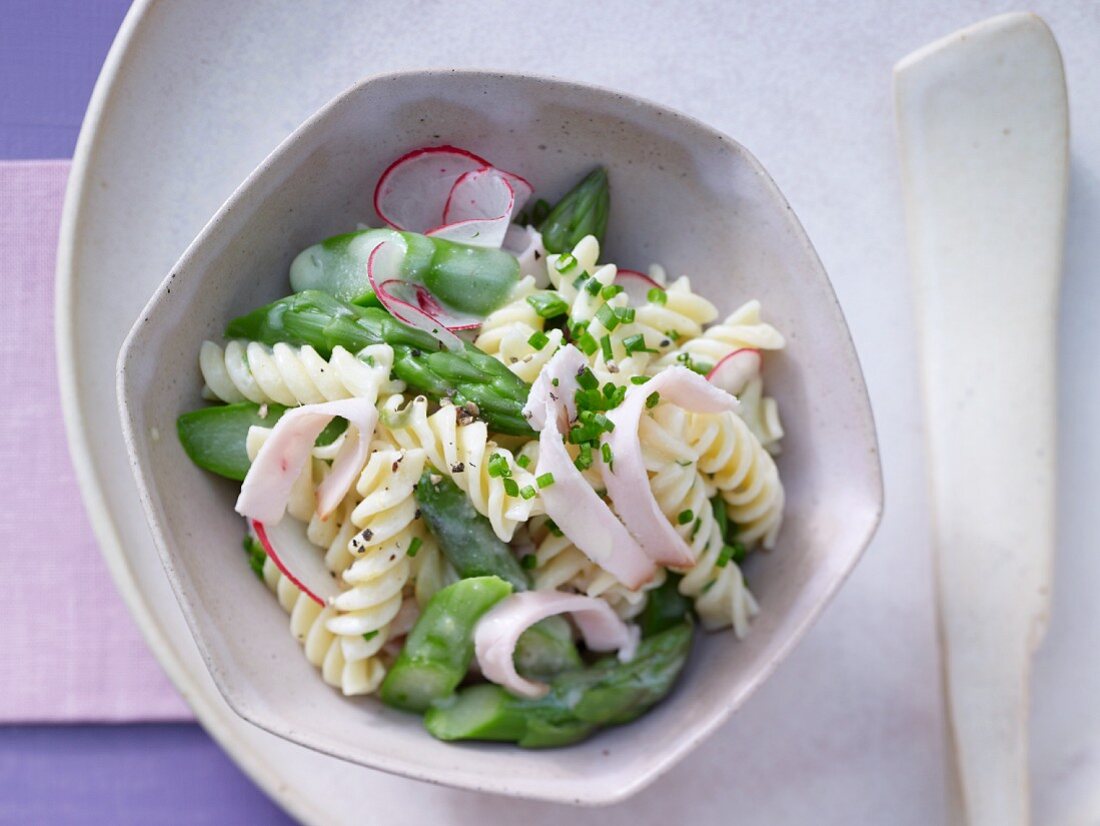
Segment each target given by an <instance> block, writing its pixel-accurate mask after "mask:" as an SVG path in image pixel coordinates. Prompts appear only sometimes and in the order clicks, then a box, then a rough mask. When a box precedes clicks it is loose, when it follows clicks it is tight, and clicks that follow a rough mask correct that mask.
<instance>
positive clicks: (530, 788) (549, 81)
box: [115, 68, 885, 806]
mask: <svg viewBox="0 0 1100 826" xmlns="http://www.w3.org/2000/svg"><path fill="white" fill-rule="evenodd" d="M438 78H467V79H470V80H472V81H476V80H478V79H496V80H505V81H510V82H534V83H537V84H544V85H549V86H554V87H558V88H559V89H563V90H566V91H569V92H572V91H581V92H586V93H592V92H595V93H597V94H598V95H600V96H602V97H612V98H617V99H618V100H621V101H625V102H629V103H633V104H635V105H637V106H639V107H642V108H645V109H648V110H650V111H657V112H660V113H661V114H663V115H668V116H670V117H671V118H673V119H675V120H680V121H683V122H684V123H685V124H686V125H687V126H688V127H690V128H691V129H692V130H695V131H698V132H700V133H701V134H703V135H705V136H707V137H708V138H710V139H712V140H715V141H717V142H718V143H720V144H725V145H726V146H727V147H729V148H730V149H731V150H732V151H733V152H735V153H736V154H738V155H739V156H740V158H741V159H742V160H743V161H744V162H745V163H746V164H747V167H748V168H749V170H751V172H752V174H753V175H754V176H755V177H756V178H757V179H758V180H759V182H760V183H761V184H763V186H764V188H765V190H766V192H767V194H768V195H769V197H770V198H772V199H773V200H774V202H775V203H776V204H777V205H779V206H780V207H782V210H783V214H784V216H785V220H786V221H787V223H788V226H789V227H790V228H791V229H792V230H793V231H794V239H795V240H797V242H798V244H799V246H800V251H801V252H802V253H803V254H804V255H805V256H807V260H810V261H812V263H813V265H814V267H815V268H816V271H817V273H816V274H817V275H818V276H820V278H821V281H822V286H824V288H825V290H826V296H827V298H828V306H829V309H830V310H831V311H832V312H833V313H834V314H835V316H836V318H837V319H838V320H839V322H840V324H839V331H840V332H842V333H843V339H844V340H843V344H844V349H845V355H844V358H845V360H850V365H849V367H850V369H851V370H852V371H853V375H854V376H855V377H856V378H857V379H858V381H857V383H856V384H857V386H856V388H855V395H856V397H857V402H858V411H859V415H860V418H861V421H859V423H858V424H859V428H858V429H859V430H860V431H861V432H863V433H865V434H867V436H868V437H869V444H868V445H867V446H868V447H869V448H870V450H871V452H872V453H873V457H874V459H873V461H872V462H871V464H870V466H869V471H870V476H869V478H868V479H866V480H865V482H866V483H867V492H868V495H869V500H868V504H871V505H872V507H871V508H870V509H869V514H868V516H869V518H867V519H866V524H865V527H864V530H863V532H862V534H861V535H860V536H859V537H858V541H856V542H854V545H856V546H857V547H854V549H853V551H852V552H851V554H850V558H849V560H848V561H847V562H846V563H845V564H844V565H843V567H842V568H839V569H838V572H837V574H836V575H835V579H834V580H833V581H832V582H831V583H830V584H829V586H828V587H827V588H826V589H825V590H824V591H823V592H822V594H821V596H820V598H819V599H818V600H817V601H816V602H815V604H813V605H812V606H811V607H810V608H809V609H807V611H806V612H805V614H804V616H803V618H802V619H801V621H800V622H799V623H798V624H797V625H796V626H795V627H794V628H793V629H792V630H791V631H790V633H788V634H786V635H785V636H784V637H783V638H781V639H780V640H779V641H778V643H777V646H776V649H775V651H774V652H773V653H772V655H771V656H770V657H769V659H768V660H767V661H766V662H765V663H764V664H763V666H761V667H760V668H759V669H757V670H756V671H755V672H754V673H753V675H752V676H751V678H749V679H748V680H747V682H746V685H745V686H744V688H743V690H741V691H740V692H738V693H737V694H736V695H730V697H729V698H728V700H727V701H726V702H725V703H723V704H722V705H721V706H718V707H715V708H714V709H713V711H712V713H711V714H709V715H708V716H707V718H706V719H705V720H703V721H701V722H700V723H699V724H698V725H696V726H694V727H693V728H692V730H691V731H690V733H689V735H688V736H687V737H685V738H683V739H682V740H681V741H679V742H677V743H675V744H673V745H671V746H666V747H664V748H663V749H662V750H660V751H659V752H657V753H655V754H654V755H653V757H652V759H651V760H650V762H649V763H647V765H646V766H644V767H643V768H641V769H640V770H639V771H637V772H636V773H635V774H633V775H632V776H631V777H630V778H629V779H628V780H627V781H626V782H624V783H622V784H621V785H617V786H615V787H614V788H612V789H609V790H607V791H606V792H605V793H600V792H599V791H598V790H597V789H596V788H595V787H593V786H592V785H591V784H589V785H587V786H585V787H584V788H585V789H586V794H585V795H583V796H581V795H579V794H577V793H576V792H579V789H580V787H579V786H577V785H576V784H575V783H565V782H562V781H552V782H547V781H545V780H544V781H537V782H536V781H530V780H528V781H521V782H520V783H515V782H512V781H510V779H509V778H497V780H498V782H497V783H496V784H494V785H484V784H481V783H479V782H477V781H476V780H474V781H472V782H467V780H466V778H465V777H462V778H458V779H454V780H446V779H443V778H441V777H440V776H439V775H438V772H437V771H436V770H428V771H425V770H422V769H421V768H420V766H419V764H417V763H415V762H410V761H407V760H405V759H400V758H390V757H389V756H388V755H387V754H386V753H384V752H374V753H372V755H371V761H370V762H369V763H368V762H364V761H363V760H361V759H357V758H355V757H352V756H349V755H347V754H345V753H342V752H340V751H339V750H337V749H335V748H334V747H333V746H331V745H326V739H325V738H324V737H320V736H311V735H310V733H309V732H302V731H300V730H298V729H296V728H294V727H293V726H291V725H287V724H280V721H279V719H272V717H271V716H267V715H265V714H264V713H262V712H257V711H256V710H255V709H253V708H252V707H251V705H250V704H249V703H248V702H247V701H245V700H244V699H243V697H242V695H241V694H239V693H238V689H237V687H236V686H235V685H234V683H233V681H232V680H231V679H228V677H227V675H226V674H225V673H224V672H223V671H222V670H221V669H220V668H219V667H218V665H217V663H216V660H215V658H214V656H213V655H212V653H211V651H210V649H209V646H208V645H207V642H206V639H205V637H204V635H203V633H202V631H201V630H200V629H199V626H198V622H197V619H196V616H195V612H194V610H193V607H192V606H191V604H190V602H189V600H188V599H186V598H185V597H184V596H183V591H184V588H183V587H181V579H180V577H179V575H178V573H177V571H176V568H175V565H174V564H173V561H172V559H173V555H172V552H171V550H170V548H169V547H168V542H167V541H166V537H167V532H166V531H165V529H164V527H163V526H162V524H161V520H160V514H159V506H158V500H157V497H156V496H155V494H154V491H153V490H152V489H151V488H150V486H148V485H147V484H146V474H145V472H144V470H143V468H142V459H141V453H142V452H141V448H140V439H139V437H138V433H137V422H136V421H135V417H134V414H133V411H132V410H131V405H130V401H129V400H130V398H131V395H134V396H136V395H137V394H138V390H137V388H136V387H132V386H131V381H130V371H129V366H130V364H131V362H133V361H134V359H135V357H136V356H137V354H138V353H139V352H140V351H141V349H142V348H141V347H140V344H141V343H142V338H143V336H144V335H146V332H145V331H146V330H147V329H148V328H149V325H148V321H149V318H150V315H151V314H152V313H154V312H155V310H156V308H157V306H158V305H159V304H160V303H161V302H162V301H163V300H164V298H165V296H166V295H168V293H169V291H170V287H171V284H172V280H173V279H174V278H175V276H176V274H177V273H178V272H181V271H185V270H187V269H190V268H193V266H194V262H195V260H196V259H198V258H200V257H201V255H202V252H203V250H204V249H205V248H206V247H207V246H208V244H209V242H210V240H211V237H212V236H216V233H217V232H218V231H219V229H220V227H221V225H222V224H223V223H224V222H225V219H226V218H227V216H228V215H229V214H230V213H231V212H234V211H235V210H236V208H237V207H238V206H239V205H240V204H241V202H242V201H244V200H246V198H247V197H248V196H249V191H250V190H251V189H252V188H253V185H254V184H255V182H256V181H258V180H260V179H263V178H265V177H266V176H267V175H268V174H269V172H270V171H271V170H272V169H274V168H277V166H278V165H279V164H280V163H281V162H282V161H283V160H284V157H285V156H286V155H287V154H289V153H290V152H291V151H292V149H293V148H294V146H295V145H296V144H297V143H298V142H299V141H300V140H301V139H302V137H303V136H304V135H306V134H307V133H308V132H310V131H312V130H313V129H314V128H315V127H317V126H318V124H321V123H322V122H323V121H324V120H326V119H327V118H329V117H331V116H332V115H333V113H334V112H335V111H336V110H338V109H339V108H341V107H342V106H343V105H344V104H345V103H346V102H347V101H348V100H350V99H351V98H353V97H355V96H356V95H358V94H359V93H361V92H362V90H364V89H365V88H367V87H369V86H376V85H381V84H385V83H391V82H403V81H409V80H423V81H427V82H431V81H432V80H433V79H438ZM115 378H116V395H117V399H118V407H119V417H120V420H121V424H122V433H123V439H124V442H125V445H126V451H127V455H128V458H129V463H130V468H131V472H132V473H133V474H134V477H135V481H136V483H137V488H138V493H139V497H140V499H141V504H142V509H143V511H144V513H145V517H146V521H147V522H148V524H149V528H150V531H151V533H152V536H153V540H154V544H155V546H156V548H157V552H158V555H159V557H160V560H161V564H162V565H163V567H164V569H165V572H166V574H167V577H168V580H169V583H170V585H171V588H172V593H173V595H174V596H175V598H176V601H177V602H178V604H179V606H180V608H181V610H182V612H183V615H184V617H185V619H186V621H187V627H188V631H189V632H190V633H191V636H192V638H193V639H194V641H195V643H196V645H197V647H198V650H199V653H200V655H201V657H202V660H203V663H204V665H205V666H206V668H207V671H208V672H209V673H210V675H211V677H212V679H213V682H214V684H215V686H216V687H217V689H218V692H219V693H220V694H221V695H222V697H223V698H224V699H225V701H226V703H227V704H228V705H229V707H230V708H231V709H232V710H233V711H234V712H235V713H236V714H237V715H238V716H240V717H241V718H242V719H244V720H247V721H248V722H250V723H252V724H253V725H255V726H257V727H259V728H261V729H263V730H265V731H268V732H270V733H271V734H274V735H276V736H278V737H282V738H283V739H286V740H289V741H291V742H294V743H297V744H299V745H302V746H304V747H306V748H309V749H312V750H314V751H317V752H320V753H322V754H326V755H330V756H332V757H335V758H338V759H341V760H345V761H348V762H351V763H355V764H357V765H363V766H367V767H369V768H373V769H377V770H380V771H384V772H388V773H391V774H396V775H400V776H403V777H409V778H412V779H415V780H420V781H424V782H428V783H433V784H436V785H442V786H449V787H454V788H463V789H467V790H470V791H477V792H486V793H492V794H500V795H507V796H511V797H521V798H526V799H532V800H542V801H547V802H555V803H572V804H577V805H589V806H602V805H610V804H614V803H618V802H621V801H623V800H625V799H627V798H629V797H632V796H633V795H635V794H637V793H638V792H640V791H641V790H642V789H644V788H646V787H647V786H649V785H650V784H651V783H653V782H654V781H655V780H657V779H658V778H659V777H661V776H662V775H664V774H665V773H666V772H668V771H669V770H670V769H671V768H672V767H673V766H675V765H676V764H677V763H679V762H680V760H681V759H683V758H684V757H685V756H686V755H687V754H689V753H690V752H691V751H693V750H694V749H695V748H697V747H698V746H699V744H700V743H701V742H702V741H703V740H705V739H706V738H708V737H710V736H711V735H712V734H713V733H714V732H715V731H716V730H717V729H718V728H719V727H720V726H721V725H723V724H724V723H725V722H726V721H727V720H729V718H730V717H731V716H732V715H733V714H734V712H736V711H737V710H738V709H739V708H740V707H741V706H742V705H743V704H744V702H745V701H746V700H747V699H748V698H749V697H750V696H751V695H752V694H753V693H754V692H755V691H756V690H757V689H758V688H759V687H760V686H761V685H762V684H763V683H764V682H766V681H767V679H768V678H769V677H770V676H771V675H772V674H773V673H774V672H775V670H776V669H777V668H778V667H779V666H780V664H781V663H782V662H783V661H784V660H785V659H786V658H787V656H788V655H789V654H790V652H791V651H792V650H793V649H794V648H795V646H797V645H798V643H800V642H801V641H802V639H803V638H804V637H805V635H806V633H807V631H808V630H809V629H810V627H812V626H813V624H814V623H816V622H817V620H818V618H819V617H820V615H821V612H822V611H823V610H824V609H825V607H826V606H827V605H828V604H829V603H830V602H831V601H832V600H833V598H834V597H835V596H836V593H837V591H838V590H839V589H840V588H841V586H842V585H843V584H844V582H845V581H846V580H847V579H848V577H849V576H850V575H851V572H852V570H853V569H854V568H855V566H856V565H857V564H858V562H859V561H860V559H861V558H862V556H863V554H864V552H865V551H866V549H867V546H868V545H869V544H870V542H871V540H872V538H873V537H874V535H875V532H876V531H877V530H878V527H879V524H880V523H881V520H882V515H883V510H884V495H885V494H884V486H883V473H882V459H881V451H880V448H879V444H878V435H877V429H876V428H875V423H874V414H873V411H872V408H871V403H870V397H869V394H868V391H867V384H866V379H865V377H864V375H863V369H862V366H861V364H860V361H859V355H858V352H857V351H856V348H855V344H854V342H853V340H852V336H851V330H850V328H849V327H848V324H847V321H846V319H845V317H844V314H843V310H842V308H841V307H840V303H839V301H838V299H837V297H836V292H835V290H834V289H833V285H832V282H831V280H830V279H829V277H828V273H827V272H826V270H825V267H824V265H823V264H822V262H821V259H820V257H819V256H818V254H817V251H816V249H815V248H814V246H813V243H812V241H811V240H810V238H809V236H808V234H807V233H806V231H805V228H804V227H803V226H802V223H801V222H800V221H799V219H798V217H797V216H796V215H795V213H794V211H793V210H792V209H791V207H790V204H789V203H788V201H787V199H786V197H785V196H784V195H783V193H782V192H781V191H780V190H779V188H778V186H777V185H776V183H775V181H774V180H773V179H772V177H771V175H770V174H769V173H768V171H767V170H766V169H765V168H764V166H763V165H762V164H761V163H760V161H759V160H758V159H757V158H756V156H755V155H753V154H752V152H751V151H749V150H748V149H747V148H746V147H744V146H743V145H742V144H741V143H739V142H738V141H736V140H735V139H733V138H731V137H729V136H728V135H726V134H725V133H723V132H721V131H719V130H717V129H715V128H714V127H712V126H710V125H708V124H706V123H704V122H703V121H701V120H699V119H698V118H695V117H693V116H691V115H688V114H685V113H683V112H680V111H679V110H677V109H675V108H673V107H669V106H666V105H664V104H661V103H656V102H654V101H651V100H648V99H646V98H643V97H640V96H637V95H633V94H629V93H626V92H621V91H618V90H615V89H612V88H609V87H606V86H601V85H599V84H592V83H587V82H579V81H574V80H568V79H564V78H559V77H555V76H552V75H542V74H536V73H527V72H515V71H505V70H494V69H476V68H450V69H438V68H436V69H405V70H400V71H394V72H381V73H376V74H372V75H368V76H366V77H364V78H362V79H360V80H358V81H356V82H355V83H353V84H351V85H350V86H348V87H347V88H345V89H344V90H343V91H341V92H339V93H338V94H337V95H335V96H334V97H332V98H331V99H330V100H329V101H327V102H326V103H325V104H323V105H322V106H321V107H320V108H318V109H317V111H315V112H314V113H313V114H312V115H310V116H309V117H308V118H306V119H305V120H304V121H302V123H301V124H299V125H298V126H297V127H296V128H295V129H294V130H293V131H292V132H291V133H290V134H289V135H287V136H286V137H285V138H284V139H283V140H282V141H280V142H279V144H278V145H277V146H276V147H275V148H274V149H273V150H272V151H271V152H270V153H268V155H267V156H266V157H265V158H264V159H263V160H262V161H261V162H260V163H259V164H258V165H257V166H256V167H255V168H254V169H253V170H252V171H251V172H250V173H249V174H248V175H247V177H245V179H244V180H243V181H241V183H240V184H238V185H237V186H236V187H235V188H234V190H233V192H232V193H231V194H230V195H229V197H228V198H227V199H226V200H225V202H224V203H222V205H221V206H220V207H219V208H218V209H217V211H216V212H215V213H214V215H213V216H212V217H211V218H210V219H209V220H208V221H207V222H206V223H205V224H204V225H203V227H202V229H201V230H200V231H199V233H198V234H197V235H196V236H195V238H194V239H193V240H192V241H191V242H190V243H189V244H188V246H187V248H186V249H185V250H184V252H183V254H182V255H181V256H180V258H179V259H178V260H177V261H176V262H175V264H173V265H172V267H171V268H170V269H169V271H168V273H167V274H166V275H165V276H164V278H163V279H162V280H161V281H160V283H159V284H158V286H157V288H156V290H155V291H154V292H153V294H152V296H151V297H150V298H149V300H148V301H147V302H146V303H145V305H144V306H143V308H142V310H141V312H140V313H139V315H138V317H137V319H136V321H135V322H134V324H133V326H132V327H131V329H130V331H129V332H128V333H127V335H126V338H125V340H124V341H123V344H122V346H121V348H120V350H119V356H118V360H117V363H116V376H115ZM274 717H275V718H278V715H274ZM559 787H565V788H566V789H568V792H567V793H562V792H560V791H557V790H558V788H559Z"/></svg>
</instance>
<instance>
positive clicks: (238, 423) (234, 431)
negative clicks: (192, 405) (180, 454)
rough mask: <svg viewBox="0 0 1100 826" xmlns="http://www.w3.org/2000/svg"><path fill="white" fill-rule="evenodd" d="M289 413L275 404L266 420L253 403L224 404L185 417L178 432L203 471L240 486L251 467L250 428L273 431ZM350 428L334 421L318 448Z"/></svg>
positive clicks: (345, 422)
mask: <svg viewBox="0 0 1100 826" xmlns="http://www.w3.org/2000/svg"><path fill="white" fill-rule="evenodd" d="M285 412H286V408H285V407H283V406H282V405H281V404H274V403H273V404H269V405H267V410H266V412H265V414H264V415H262V416H261V415H260V406H259V405H258V404H252V402H240V403H239V404H220V405H216V406H214V407H203V408H200V409H199V410H192V411H191V412H190V413H184V414H183V415H182V416H180V417H179V418H178V419H177V420H176V430H177V432H178V433H179V438H180V444H182V445H183V450H184V452H185V453H186V454H187V455H188V457H190V459H191V461H192V462H194V463H195V464H196V465H198V466H199V467H201V468H202V469H203V470H209V471H210V472H211V473H216V474H218V475H219V476H224V477H226V478H227V479H236V480H237V481H238V482H239V481H241V480H243V479H244V476H245V474H246V473H248V468H249V466H250V465H251V462H249V460H248V452H247V450H246V449H245V440H246V439H247V437H248V428H250V427H252V425H259V426H261V427H273V426H274V425H275V422H277V421H279V419H280V417H281V416H282V415H283V413H285ZM347 424H348V423H347V421H346V420H344V419H334V420H333V421H332V422H330V423H329V424H328V426H327V427H326V428H325V429H324V430H322V431H321V435H320V436H318V437H317V444H318V445H327V444H332V442H333V441H334V440H335V439H336V437H337V436H339V435H340V434H341V433H342V432H343V431H344V428H346V427H347Z"/></svg>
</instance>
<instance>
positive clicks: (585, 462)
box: [573, 444, 592, 470]
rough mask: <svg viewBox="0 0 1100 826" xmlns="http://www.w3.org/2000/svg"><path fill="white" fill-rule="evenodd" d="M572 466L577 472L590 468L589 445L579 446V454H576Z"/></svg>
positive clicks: (590, 449)
mask: <svg viewBox="0 0 1100 826" xmlns="http://www.w3.org/2000/svg"><path fill="white" fill-rule="evenodd" d="M573 464H574V465H575V466H576V468H577V470H588V469H589V468H590V467H592V446H591V445H589V444H582V445H581V452H580V453H578V454H577V458H576V459H574V460H573Z"/></svg>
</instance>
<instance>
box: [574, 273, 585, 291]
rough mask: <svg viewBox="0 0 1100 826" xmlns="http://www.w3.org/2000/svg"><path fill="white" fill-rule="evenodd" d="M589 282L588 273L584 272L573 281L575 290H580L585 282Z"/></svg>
mask: <svg viewBox="0 0 1100 826" xmlns="http://www.w3.org/2000/svg"><path fill="white" fill-rule="evenodd" d="M587 280H588V273H586V272H582V273H581V274H580V275H578V276H577V277H576V278H574V279H573V289H575V290H580V289H581V287H582V285H583V284H584V282H585V281H587Z"/></svg>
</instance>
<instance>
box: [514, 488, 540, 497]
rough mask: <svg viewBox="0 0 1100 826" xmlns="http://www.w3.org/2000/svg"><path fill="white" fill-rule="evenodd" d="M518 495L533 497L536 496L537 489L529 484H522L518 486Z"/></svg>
mask: <svg viewBox="0 0 1100 826" xmlns="http://www.w3.org/2000/svg"><path fill="white" fill-rule="evenodd" d="M519 495H520V496H522V497H523V498H524V499H534V498H535V497H536V496H538V491H537V490H535V489H534V488H533V487H531V485H524V486H523V487H522V488H520V491H519Z"/></svg>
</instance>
